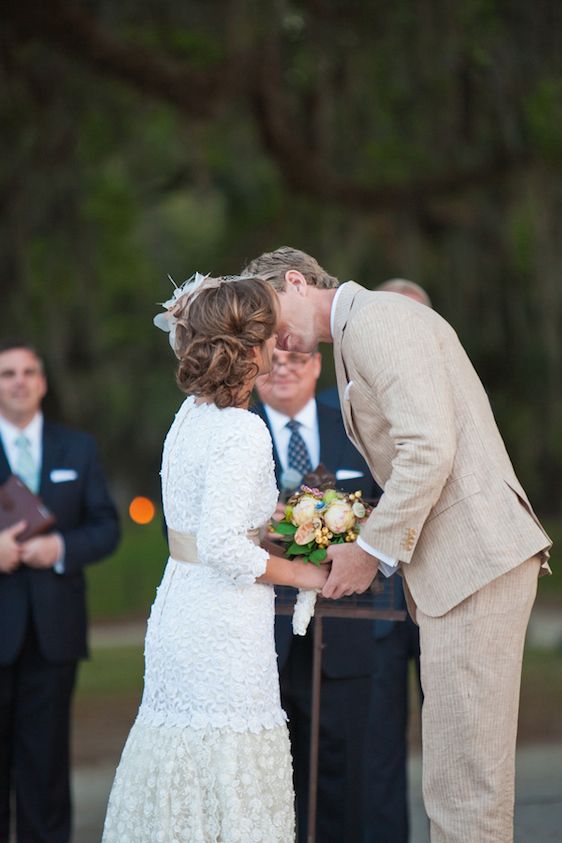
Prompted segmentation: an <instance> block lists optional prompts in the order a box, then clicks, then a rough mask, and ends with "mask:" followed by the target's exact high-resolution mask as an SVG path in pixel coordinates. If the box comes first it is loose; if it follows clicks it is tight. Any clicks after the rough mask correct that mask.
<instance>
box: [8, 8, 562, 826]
mask: <svg viewBox="0 0 562 843" xmlns="http://www.w3.org/2000/svg"><path fill="white" fill-rule="evenodd" d="M561 33H562V7H561V6H560V3H559V2H557V0H539V2H537V3H535V4H530V3H528V2H527V0H503V1H502V0H463V2H462V3H447V2H443V0H396V2H394V3H387V2H382V0H302V1H301V2H285V0H215V2H213V3H209V2H204V0H119V2H117V0H66V2H65V0H42V1H41V2H40V3H39V2H36V0H6V2H5V5H4V14H3V20H2V22H1V39H2V41H1V43H2V58H1V65H0V66H1V70H0V73H1V83H2V84H1V88H0V118H1V122H2V134H1V138H0V144H1V155H0V207H1V211H2V220H3V225H2V227H1V230H0V283H1V298H0V301H1V308H0V335H1V336H2V337H8V336H10V337H11V336H14V335H15V336H19V337H25V338H27V339H29V340H31V341H32V342H34V343H35V344H36V345H37V346H38V347H39V348H40V349H41V350H42V351H43V352H44V354H45V357H46V359H47V364H48V376H49V384H50V395H49V399H48V402H47V405H46V411H47V412H48V413H49V414H50V415H51V416H52V417H54V418H56V419H60V420H61V421H64V422H65V423H67V424H71V425H72V424H74V425H76V426H78V427H81V428H84V429H86V430H90V431H91V432H92V433H94V434H95V436H96V438H97V440H98V442H99V443H100V445H101V448H102V453H103V455H104V462H105V466H106V470H107V472H108V475H109V478H110V482H111V486H112V491H113V494H114V495H115V497H116V499H117V500H118V503H119V505H120V509H121V512H122V515H123V519H124V524H125V535H124V540H123V543H122V545H121V548H120V550H119V551H118V553H117V554H116V556H115V557H114V558H112V559H111V560H108V561H106V562H104V563H103V564H102V565H100V566H96V567H95V568H94V569H93V570H92V571H90V576H89V579H90V607H91V615H92V617H93V619H94V621H96V624H95V625H94V645H95V656H96V658H95V659H94V660H93V661H92V662H91V663H89V664H87V665H86V666H85V667H84V668H83V670H82V680H81V683H82V684H81V690H80V693H79V696H78V700H77V723H78V726H77V728H76V730H75V731H76V741H75V743H76V754H77V758H78V760H79V761H80V763H82V764H83V765H86V766H87V765H88V764H94V763H100V759H102V760H103V761H104V762H105V761H106V760H108V759H109V761H113V759H114V758H116V757H118V754H119V752H120V749H121V738H122V736H123V735H124V734H125V733H126V730H127V728H128V724H129V722H130V718H131V716H132V713H133V712H134V709H135V707H136V703H137V701H138V693H139V688H140V685H141V682H142V655H141V648H140V641H141V640H142V628H143V621H144V618H145V617H146V613H147V611H148V607H149V605H150V603H151V601H152V598H153V594H154V588H155V586H156V584H157V583H158V581H159V579H160V576H161V573H162V567H163V564H164V561H165V546H164V542H163V539H162V533H161V511H160V507H159V474H158V472H159V464H160V455H161V445H162V440H163V436H164V435H165V432H166V430H167V428H168V425H169V423H170V421H171V419H172V417H173V414H174V412H175V410H176V408H177V406H178V404H179V402H180V401H181V395H180V393H179V392H178V390H177V388H176V387H175V384H174V359H173V356H172V354H171V351H170V349H169V347H168V345H167V342H166V338H165V337H164V335H163V334H161V333H160V332H159V331H157V330H156V329H155V328H153V326H152V317H153V315H154V314H155V313H156V312H158V311H159V307H158V305H157V302H160V301H163V300H165V299H166V298H167V297H168V296H169V294H170V289H171V286H170V282H169V281H168V279H167V273H170V274H171V275H172V276H173V277H174V279H175V280H176V281H177V282H178V283H179V282H181V281H183V280H184V279H185V278H186V277H188V276H189V275H191V274H192V272H194V271H195V270H196V269H197V270H200V271H202V272H207V271H211V272H213V273H215V274H219V273H237V272H239V271H240V269H241V268H242V266H243V265H244V263H245V262H246V260H248V259H250V258H252V257H254V256H256V255H257V254H259V253H261V252H263V251H266V250H270V249H273V248H275V247H277V246H279V245H283V244H288V245H292V246H295V247H298V248H301V249H304V250H305V251H308V252H310V253H312V254H313V255H314V256H315V257H317V258H318V259H319V261H320V262H321V263H322V264H323V265H324V266H325V267H326V268H327V269H328V270H329V271H330V272H331V273H333V274H335V275H337V276H338V277H340V278H341V279H349V278H353V279H354V280H356V281H358V282H360V283H362V284H364V285H365V286H367V287H375V286H377V285H378V284H380V283H381V282H382V281H384V280H386V279H388V278H390V277H395V276H401V277H405V278H409V279H411V280H413V281H416V282H417V283H419V284H421V285H422V286H424V287H425V288H426V289H427V290H428V292H429V294H430V296H431V298H432V300H433V304H434V306H435V308H436V309H437V310H438V311H439V312H440V313H441V314H442V315H443V316H444V317H445V318H446V319H447V320H448V321H450V322H451V323H452V324H453V326H454V327H455V328H456V330H457V331H458V333H459V335H460V337H461V340H462V342H463V343H464V345H465V347H466V348H467V350H468V351H469V354H470V355H471V357H472V359H473V361H474V363H475V365H476V368H477V370H478V371H479V373H480V375H481V377H482V379H483V381H484V384H485V386H486V388H487V390H488V393H489V395H490V399H491V401H492V404H493V407H494V410H495V413H496V416H497V419H498V422H499V425H500V428H501V430H502V432H503V434H504V437H505V439H506V442H507V445H508V449H509V451H510V454H511V456H512V459H513V462H514V464H515V466H516V469H517V472H518V474H519V476H520V478H521V480H522V482H523V485H524V486H525V487H526V489H527V491H528V493H529V495H530V497H531V500H532V501H533V502H534V504H535V507H536V509H537V510H538V512H539V513H540V515H541V517H543V519H544V521H545V523H546V525H547V528H548V529H549V531H550V532H551V535H552V536H553V538H556V537H559V536H561V535H562V529H561V522H560V518H561V514H562V388H561V387H562V281H561V272H560V267H561V265H562V237H561V230H560V219H561V210H562V179H561V167H560V164H561V159H562V154H561V151H562V75H561V70H562V67H561V64H562V62H561V55H562V49H561V47H562V44H561V40H562V39H561ZM324 359H325V367H324V373H323V381H322V385H323V386H328V385H330V384H331V382H332V379H333V372H332V368H331V357H330V352H329V349H328V350H327V351H326V353H325V354H324ZM138 495H143V496H146V497H148V498H149V499H150V500H151V501H153V502H154V503H155V506H156V510H155V513H154V514H153V516H152V517H151V518H148V517H147V516H146V514H145V515H142V516H141V521H142V520H148V523H147V524H144V525H143V524H138V523H135V522H134V521H133V520H132V519H131V518H130V516H129V514H128V509H129V504H130V502H131V500H132V499H133V498H134V497H135V496H138ZM137 520H138V517H137ZM557 556H558V557H559V556H560V551H558V550H556V549H555V553H554V567H556V558H557ZM560 579H561V578H560V576H559V575H558V576H556V575H555V576H554V577H551V578H549V579H548V581H544V580H543V583H542V584H541V593H540V598H539V604H538V605H539V608H540V609H541V611H542V615H541V618H542V620H541V621H540V622H538V626H536V630H537V631H536V632H535V633H533V634H534V635H535V639H534V641H535V644H533V641H531V642H530V643H531V645H532V646H531V648H530V650H529V654H528V657H527V659H528V663H527V666H526V670H527V675H528V677H531V679H529V681H527V683H526V685H525V687H524V697H523V703H524V704H523V711H522V724H523V725H522V736H523V739H525V736H526V737H527V738H528V739H529V740H533V741H535V740H543V741H544V740H551V739H552V738H553V737H557V738H562V724H561V723H560V716H559V711H560V705H561V704H562V664H561V662H562V655H561V654H562V632H561V631H560V626H559V622H557V619H558V618H559V616H560V608H562V586H561V585H560ZM139 630H140V632H139ZM128 636H129V637H128ZM535 645H536V646H535ZM539 704H540V706H541V708H540V711H539V712H537V709H536V706H537V705H539ZM104 712H105V713H104ZM104 718H105V719H104ZM81 724H82V726H83V727H84V728H79V726H80V725H81ZM86 727H87V728H86ZM88 735H89V737H88ZM415 740H416V737H415V728H414V737H413V741H414V742H415ZM84 839H86V838H85V837H84Z"/></svg>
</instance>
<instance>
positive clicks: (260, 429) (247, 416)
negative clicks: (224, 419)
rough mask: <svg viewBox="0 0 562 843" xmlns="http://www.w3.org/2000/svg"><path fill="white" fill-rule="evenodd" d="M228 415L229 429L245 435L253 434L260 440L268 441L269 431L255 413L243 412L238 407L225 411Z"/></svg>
mask: <svg viewBox="0 0 562 843" xmlns="http://www.w3.org/2000/svg"><path fill="white" fill-rule="evenodd" d="M223 412H226V413H228V414H229V427H231V429H232V428H238V429H239V430H240V431H243V432H244V433H245V434H246V435H247V434H248V433H253V434H254V435H255V436H259V437H260V438H262V439H269V438H270V435H269V430H268V428H267V425H266V423H265V422H264V421H263V419H261V418H260V417H259V416H258V415H257V414H256V413H252V412H251V411H250V410H243V409H241V408H240V407H230V408H229V409H228V410H225V411H223Z"/></svg>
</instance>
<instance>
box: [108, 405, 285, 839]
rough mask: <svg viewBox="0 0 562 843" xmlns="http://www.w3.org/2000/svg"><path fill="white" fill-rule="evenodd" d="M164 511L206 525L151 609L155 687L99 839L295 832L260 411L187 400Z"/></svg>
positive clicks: (265, 436) (169, 445)
mask: <svg viewBox="0 0 562 843" xmlns="http://www.w3.org/2000/svg"><path fill="white" fill-rule="evenodd" d="M162 494H163V502H164V512H165V516H166V523H167V524H168V526H169V527H170V528H172V529H173V530H176V531H178V532H180V533H194V534H196V536H197V548H198V557H199V560H200V561H199V563H195V564H190V563H185V562H182V561H180V560H175V559H172V558H170V559H169V560H168V564H167V566H166V570H165V572H164V577H163V579H162V582H161V584H160V586H159V588H158V591H157V595H156V599H155V601H154V604H153V607H152V611H151V614H150V618H149V622H148V629H147V635H146V642H145V687H144V693H143V698H142V702H141V706H140V709H139V713H138V716H137V719H136V721H135V724H134V726H133V728H132V730H131V734H130V735H129V739H128V741H127V745H126V747H125V750H124V752H123V756H122V759H121V763H120V765H119V768H118V770H117V774H116V778H115V782H114V785H113V789H112V793H111V798H110V802H109V808H108V814H107V818H106V824H105V830H104V836H103V843H133V841H134V843H157V841H162V843H207V841H209V843H210V841H220V842H221V843H249V841H255V843H261V841H263V843H266V841H267V843H288V841H291V840H293V839H294V820H293V793H292V783H291V760H290V751H289V742H288V734H287V725H286V722H285V720H286V718H285V714H284V712H283V711H282V709H281V703H280V694H279V679H278V673H277V657H276V654H275V645H274V637H273V620H274V592H273V587H272V586H270V585H266V584H262V583H256V582H255V580H256V577H258V576H259V575H260V574H261V573H263V571H264V570H265V564H266V559H267V554H266V552H265V551H264V550H263V549H262V548H260V547H258V546H257V545H255V544H254V543H253V542H252V541H251V539H250V538H249V537H248V535H247V534H248V531H249V530H252V529H255V528H257V527H259V526H261V525H263V524H264V523H266V522H267V521H268V520H269V518H270V516H271V513H272V512H273V510H274V509H275V505H276V502H277V496H278V492H277V488H276V486H275V479H274V467H273V457H272V445H271V438H270V436H269V433H268V431H267V428H266V427H265V425H264V423H263V422H262V420H261V419H260V418H258V417H257V416H255V415H253V414H251V413H248V412H246V411H244V410H240V409H234V408H230V409H226V410H218V409H217V408H216V407H215V406H214V405H201V406H196V405H195V403H194V401H193V399H192V398H188V399H186V400H185V401H184V403H183V405H182V406H181V408H180V410H179V412H178V414H177V415H176V418H175V421H174V422H173V424H172V427H171V428H170V431H169V433H168V436H167V437H166V441H165V443H164V453H163V459H162Z"/></svg>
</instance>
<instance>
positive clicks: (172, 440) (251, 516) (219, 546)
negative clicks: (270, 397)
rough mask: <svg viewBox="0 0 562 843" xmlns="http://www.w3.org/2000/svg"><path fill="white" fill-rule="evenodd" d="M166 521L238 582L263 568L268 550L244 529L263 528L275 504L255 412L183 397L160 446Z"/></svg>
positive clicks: (269, 461)
mask: <svg viewBox="0 0 562 843" xmlns="http://www.w3.org/2000/svg"><path fill="white" fill-rule="evenodd" d="M162 497H163V501H164V514H165V517H166V523H167V524H168V526H169V527H171V528H172V529H174V530H178V531H179V532H181V533H195V534H196V535H197V550H198V555H199V559H200V560H201V562H202V563H203V564H204V565H208V566H209V567H212V568H213V569H215V570H217V571H221V572H222V573H223V574H224V575H226V576H228V577H231V578H232V579H233V580H235V581H236V582H237V584H239V585H250V584H251V583H253V582H254V579H255V577H256V576H259V575H260V574H262V573H263V572H264V570H265V560H266V559H267V553H266V552H265V551H264V550H262V549H261V548H259V547H256V545H255V544H253V542H252V541H251V540H250V539H248V537H247V535H246V534H247V532H248V530H250V529H253V528H255V527H260V526H261V525H263V524H265V523H266V522H267V521H268V520H269V518H270V517H271V514H272V512H273V510H274V509H275V504H276V503H277V497H278V491H277V487H276V485H275V475H274V465H273V454H272V445H271V437H270V435H269V431H268V430H267V428H266V426H265V424H264V422H263V421H262V420H261V419H260V418H259V417H258V416H256V415H254V414H253V413H249V412H248V411H246V410H240V409H237V408H234V407H231V408H228V409H225V410H218V409H217V407H215V406H214V405H213V404H202V405H200V406H197V405H195V403H194V400H193V398H187V399H186V400H185V401H184V403H183V405H182V406H181V408H180V410H179V412H178V414H177V415H176V418H175V421H174V423H173V424H172V427H171V428H170V431H169V433H168V435H167V437H166V441H165V443H164V453H163V458H162Z"/></svg>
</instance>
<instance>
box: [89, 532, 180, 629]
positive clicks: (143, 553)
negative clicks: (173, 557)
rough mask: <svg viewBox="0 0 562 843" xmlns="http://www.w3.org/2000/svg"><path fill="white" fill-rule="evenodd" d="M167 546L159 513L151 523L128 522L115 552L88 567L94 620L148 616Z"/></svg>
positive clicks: (91, 608) (160, 575)
mask: <svg viewBox="0 0 562 843" xmlns="http://www.w3.org/2000/svg"><path fill="white" fill-rule="evenodd" d="M167 558H168V549H167V545H166V542H165V540H164V535H163V532H162V521H161V519H160V518H159V517H158V516H157V517H156V518H155V519H154V520H153V521H152V523H151V524H147V525H142V526H141V525H138V524H133V523H131V522H130V521H129V522H128V523H127V522H126V523H125V527H124V530H123V539H122V541H121V544H120V545H119V547H118V549H117V550H116V552H115V553H114V554H113V555H112V556H110V557H109V558H108V559H106V560H105V561H104V562H102V563H101V564H99V565H93V566H90V567H89V568H87V581H88V605H89V610H90V615H91V617H92V618H93V619H94V620H110V619H113V618H122V617H133V618H146V617H147V616H148V612H149V609H150V606H151V605H152V602H153V601H154V597H155V592H156V587H157V586H158V584H159V583H160V580H161V579H162V575H163V573H164V567H165V564H166V561H167Z"/></svg>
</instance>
